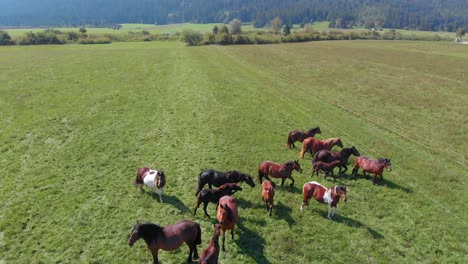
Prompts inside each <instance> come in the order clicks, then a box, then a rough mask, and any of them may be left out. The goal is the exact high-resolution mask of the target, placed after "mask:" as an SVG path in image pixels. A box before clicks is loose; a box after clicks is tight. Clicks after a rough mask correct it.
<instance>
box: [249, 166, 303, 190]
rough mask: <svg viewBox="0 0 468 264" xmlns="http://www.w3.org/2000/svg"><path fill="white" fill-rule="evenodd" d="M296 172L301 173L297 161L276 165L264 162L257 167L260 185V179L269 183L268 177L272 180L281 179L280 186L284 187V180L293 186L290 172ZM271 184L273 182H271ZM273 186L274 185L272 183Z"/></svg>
mask: <svg viewBox="0 0 468 264" xmlns="http://www.w3.org/2000/svg"><path fill="white" fill-rule="evenodd" d="M293 170H296V171H298V172H299V173H302V168H301V165H300V164H299V161H297V160H294V161H288V162H286V163H284V164H277V163H273V162H271V161H264V162H262V163H260V165H259V166H258V181H259V182H260V183H261V182H262V178H263V177H265V178H266V179H267V180H269V181H271V180H270V178H269V177H268V176H271V177H273V178H281V186H283V185H284V181H285V180H286V179H291V181H292V182H291V186H293V185H294V179H293V178H292V177H291V174H292V171H293ZM272 183H273V182H272ZM273 185H274V183H273Z"/></svg>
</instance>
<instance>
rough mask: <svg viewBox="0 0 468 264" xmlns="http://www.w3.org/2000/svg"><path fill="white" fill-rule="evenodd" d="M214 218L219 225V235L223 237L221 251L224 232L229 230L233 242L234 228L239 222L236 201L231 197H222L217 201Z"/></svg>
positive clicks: (224, 236)
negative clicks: (216, 218)
mask: <svg viewBox="0 0 468 264" xmlns="http://www.w3.org/2000/svg"><path fill="white" fill-rule="evenodd" d="M216 216H217V217H218V221H219V223H220V224H221V233H222V235H223V251H226V249H225V248H224V240H225V238H226V230H231V238H232V239H233V240H234V227H235V226H236V223H237V221H239V214H238V213H237V206H236V200H235V199H234V198H233V197H231V196H223V197H221V199H219V205H218V211H217V214H216Z"/></svg>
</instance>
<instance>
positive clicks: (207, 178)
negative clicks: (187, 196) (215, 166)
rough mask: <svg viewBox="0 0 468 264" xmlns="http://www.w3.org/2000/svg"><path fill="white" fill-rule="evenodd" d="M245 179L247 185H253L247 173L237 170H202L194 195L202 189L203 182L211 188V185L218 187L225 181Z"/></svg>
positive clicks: (235, 181)
mask: <svg viewBox="0 0 468 264" xmlns="http://www.w3.org/2000/svg"><path fill="white" fill-rule="evenodd" d="M243 181H245V182H246V183H247V184H248V185H250V186H251V187H252V188H253V187H255V182H254V181H253V179H252V177H251V176H250V175H248V174H245V173H242V172H238V171H227V172H221V171H215V170H211V169H210V170H203V171H202V172H201V173H200V174H199V175H198V188H197V192H196V193H195V196H197V195H198V193H199V192H200V191H201V190H202V189H203V186H205V184H208V186H209V187H210V189H211V186H215V187H219V186H221V185H223V184H225V183H232V182H234V183H237V182H243Z"/></svg>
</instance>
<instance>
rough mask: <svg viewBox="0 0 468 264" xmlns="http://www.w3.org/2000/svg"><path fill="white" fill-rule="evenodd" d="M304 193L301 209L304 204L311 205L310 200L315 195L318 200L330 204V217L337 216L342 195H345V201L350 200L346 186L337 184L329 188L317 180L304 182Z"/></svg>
mask: <svg viewBox="0 0 468 264" xmlns="http://www.w3.org/2000/svg"><path fill="white" fill-rule="evenodd" d="M302 195H303V200H302V205H301V211H302V210H303V209H304V205H307V207H309V201H310V199H311V198H312V197H314V199H315V200H317V201H318V202H320V203H325V204H328V215H327V217H328V219H331V217H333V216H335V214H336V210H337V209H336V205H337V204H338V202H339V201H340V197H343V201H345V202H346V200H348V199H347V198H346V187H344V186H338V185H337V186H333V187H331V188H327V187H325V186H323V185H321V184H320V183H318V182H315V181H312V182H308V183H306V184H304V187H303V188H302Z"/></svg>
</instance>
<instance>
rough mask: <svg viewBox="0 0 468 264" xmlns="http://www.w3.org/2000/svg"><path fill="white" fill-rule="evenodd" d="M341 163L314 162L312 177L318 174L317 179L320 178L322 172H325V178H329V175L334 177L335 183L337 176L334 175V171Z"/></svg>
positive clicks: (337, 161) (336, 161)
mask: <svg viewBox="0 0 468 264" xmlns="http://www.w3.org/2000/svg"><path fill="white" fill-rule="evenodd" d="M340 162H341V161H339V160H335V161H332V162H330V163H326V162H323V161H316V162H313V163H312V165H313V167H314V168H313V170H312V176H314V173H317V177H318V176H319V172H320V171H324V172H325V177H327V175H328V174H330V175H331V176H332V177H333V181H336V179H335V175H334V174H333V169H334V168H335V167H336V166H338V165H339V164H340Z"/></svg>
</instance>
